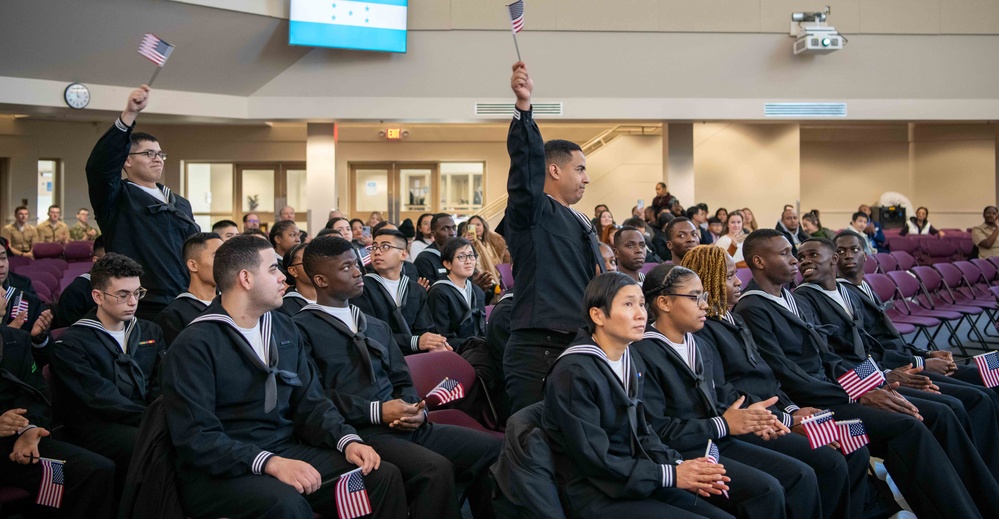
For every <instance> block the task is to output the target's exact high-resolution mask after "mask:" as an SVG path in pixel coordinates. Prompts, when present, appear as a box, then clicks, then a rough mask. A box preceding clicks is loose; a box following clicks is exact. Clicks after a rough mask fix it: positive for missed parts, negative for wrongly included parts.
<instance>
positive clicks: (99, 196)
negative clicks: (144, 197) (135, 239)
mask: <svg viewBox="0 0 999 519" xmlns="http://www.w3.org/2000/svg"><path fill="white" fill-rule="evenodd" d="M134 126H135V125H134V124H133V125H132V127H134ZM132 127H126V126H125V125H124V124H123V123H122V122H121V119H116V120H115V123H114V124H113V125H112V126H111V127H110V128H108V131H106V132H104V135H103V136H101V138H100V140H98V141H97V144H95V145H94V149H93V150H92V151H91V152H90V158H88V159H87V168H86V169H87V187H88V189H89V191H90V205H92V206H94V217H95V218H97V219H99V220H100V221H107V219H108V218H109V217H111V216H112V214H113V213H114V209H115V207H116V206H117V204H118V197H120V196H121V189H122V182H121V168H122V166H124V165H125V159H126V158H127V157H128V150H129V146H130V137H131V135H132Z"/></svg>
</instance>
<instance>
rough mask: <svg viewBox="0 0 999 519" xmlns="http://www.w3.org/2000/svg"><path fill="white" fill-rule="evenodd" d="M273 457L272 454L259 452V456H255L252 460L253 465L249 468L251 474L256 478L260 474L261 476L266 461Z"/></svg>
mask: <svg viewBox="0 0 999 519" xmlns="http://www.w3.org/2000/svg"><path fill="white" fill-rule="evenodd" d="M273 455H274V453H273V452H268V451H260V454H257V457H256V458H253V464H252V465H251V466H250V470H252V471H253V473H254V474H256V475H258V476H259V475H260V474H263V473H264V465H266V464H267V460H268V459H270V457H271V456H273Z"/></svg>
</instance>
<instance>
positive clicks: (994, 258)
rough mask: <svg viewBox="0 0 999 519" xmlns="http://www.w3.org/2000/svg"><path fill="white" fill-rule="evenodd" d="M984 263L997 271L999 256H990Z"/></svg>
mask: <svg viewBox="0 0 999 519" xmlns="http://www.w3.org/2000/svg"><path fill="white" fill-rule="evenodd" d="M986 261H988V262H989V263H991V264H992V266H993V267H995V268H996V269H999V256H990V257H988V258H986Z"/></svg>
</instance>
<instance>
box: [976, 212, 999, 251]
mask: <svg viewBox="0 0 999 519" xmlns="http://www.w3.org/2000/svg"><path fill="white" fill-rule="evenodd" d="M997 214H999V210H997V209H996V206H994V205H990V206H988V207H986V208H985V210H984V211H982V218H983V219H984V220H985V221H984V223H982V224H981V225H976V226H974V227H972V228H971V241H972V242H974V243H975V246H976V247H978V257H979V258H981V259H986V258H991V257H992V256H999V240H997V238H999V226H997V225H996V215H997Z"/></svg>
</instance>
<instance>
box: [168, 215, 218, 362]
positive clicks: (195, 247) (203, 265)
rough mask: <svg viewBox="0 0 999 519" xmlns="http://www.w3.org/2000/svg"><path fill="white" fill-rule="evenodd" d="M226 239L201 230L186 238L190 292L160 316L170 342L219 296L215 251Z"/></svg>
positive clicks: (173, 302) (174, 302)
mask: <svg viewBox="0 0 999 519" xmlns="http://www.w3.org/2000/svg"><path fill="white" fill-rule="evenodd" d="M224 241H225V240H223V239H222V238H221V237H220V236H219V235H218V234H217V233H214V232H199V233H197V234H193V235H191V236H190V237H189V238H188V239H187V241H185V242H184V264H185V265H187V273H188V276H189V277H190V278H191V282H190V284H189V285H188V287H187V291H186V292H181V293H180V295H178V296H177V298H176V299H174V300H173V301H171V302H170V304H168V305H167V307H166V308H164V309H163V311H162V312H160V314H159V315H157V316H156V320H155V321H156V324H158V325H160V328H161V329H162V330H163V339H164V340H165V341H166V345H167V346H170V345H171V344H173V341H174V339H176V338H177V336H178V335H180V332H182V331H183V330H184V328H186V327H187V325H189V324H191V321H193V320H194V318H195V317H197V316H199V315H201V312H204V311H205V309H206V308H208V306H209V305H211V304H212V301H213V300H214V299H215V294H216V287H215V277H214V274H212V265H213V264H214V261H215V251H217V250H218V249H219V246H221V245H222V243H223V242H224Z"/></svg>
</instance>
